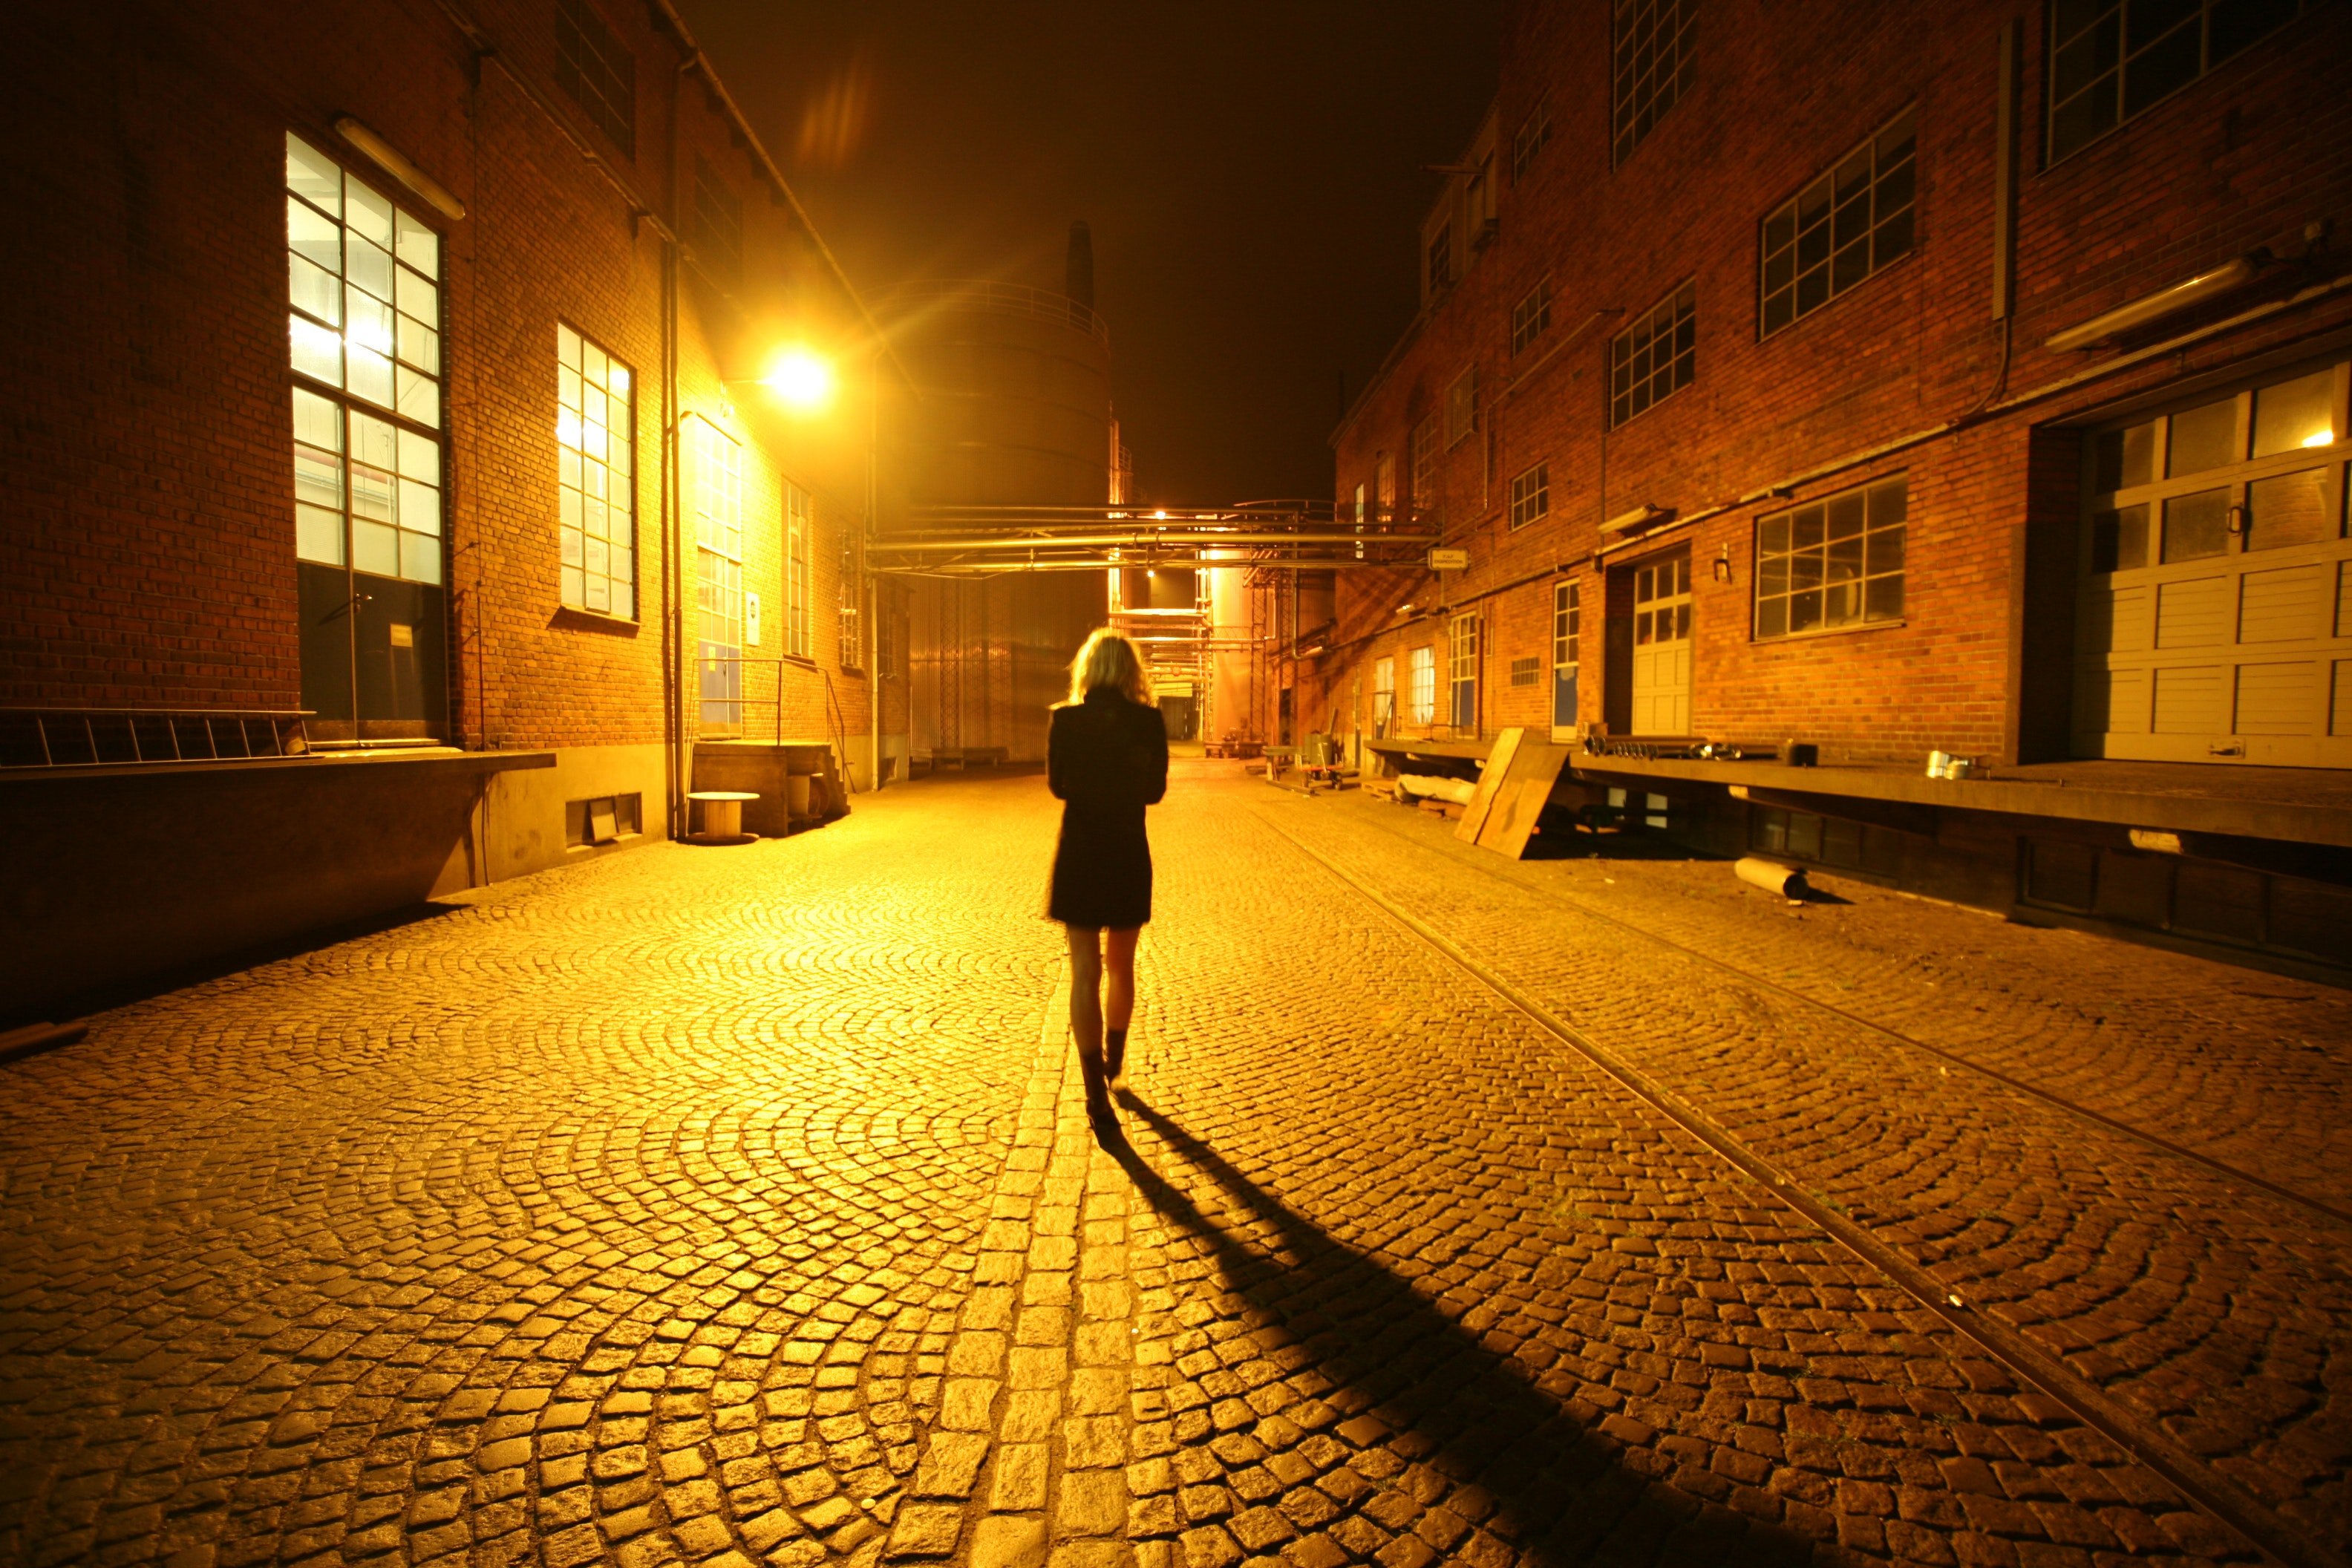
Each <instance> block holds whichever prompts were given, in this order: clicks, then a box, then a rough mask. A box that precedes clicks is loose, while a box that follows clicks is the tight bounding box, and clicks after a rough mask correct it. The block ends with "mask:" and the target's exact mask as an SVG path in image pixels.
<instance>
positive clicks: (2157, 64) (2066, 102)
mask: <svg viewBox="0 0 2352 1568" xmlns="http://www.w3.org/2000/svg"><path fill="white" fill-rule="evenodd" d="M2303 8H2304V0H2059V3H2058V4H2057V5H2053V6H2051V7H2050V156H2051V159H2052V160H2053V162H2054V161H2056V160H2057V159H2060V158H2063V157H2065V156H2066V155H2067V154H2068V153H2072V152H2074V151H2075V150H2076V149H2078V148H2080V147H2083V146H2084V145H2086V144H2088V143H2089V142H2095V141H2096V140H2097V139H2098V138H2099V137H2101V136H2104V135H2105V134H2106V133H2107V132H2110V131H2112V130H2114V129H2115V128H2116V126H2117V125H2120V124H2122V123H2123V122H2124V121H2126V120H2129V119H2130V118H2131V117H2132V116H2133V115H2135V114H2137V113H2138V112H2139V111H2140V110H2143V109H2146V108H2147V107H2149V106H2150V105H2151V104H2153V103H2155V102H2156V101H2157V100H2158V99H2161V98H2165V97H2167V96H2168V95H2170V94H2171V93H2172V92H2173V91H2174V90H2176V89H2179V88H2182V87H2186V86H2187V85H2189V83H2190V82H2192V81H2195V80H2196V79H2198V78H2199V77H2200V76H2202V75H2204V74H2205V73H2206V72H2207V71H2209V70H2211V69H2212V68H2214V67H2216V66H2218V65H2220V64H2221V62H2222V61H2224V60H2227V59H2229V58H2231V56H2233V55H2236V54H2237V53H2238V52H2239V51H2241V50H2242V49H2244V48H2245V47H2247V46H2248V45H2250V44H2252V43H2253V42H2254V41H2255V40H2257V39H2259V38H2261V37H2263V36H2265V35H2266V34H2269V33H2272V32H2273V31H2275V30H2276V29H2277V28H2279V27H2280V26H2283V25H2284V24H2285V23H2288V22H2291V21H2293V20H2294V18H2295V16H2297V15H2298V14H2300V13H2301V11H2302V10H2303Z"/></svg>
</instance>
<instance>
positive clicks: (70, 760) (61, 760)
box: [0, 708, 316, 768]
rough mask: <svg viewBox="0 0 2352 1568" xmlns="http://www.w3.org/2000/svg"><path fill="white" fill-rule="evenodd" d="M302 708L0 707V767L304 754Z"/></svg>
mask: <svg viewBox="0 0 2352 1568" xmlns="http://www.w3.org/2000/svg"><path fill="white" fill-rule="evenodd" d="M314 717H316V714H315V713H314V711H313V710H310V709H308V708H237V709H225V708H0V768H96V767H121V766H137V765H140V764H142V763H144V764H158V763H238V762H253V761H257V760H261V759H266V758H272V757H299V756H307V755H310V734H309V732H308V731H306V730H305V729H304V728H303V721H305V720H308V719H311V718H314Z"/></svg>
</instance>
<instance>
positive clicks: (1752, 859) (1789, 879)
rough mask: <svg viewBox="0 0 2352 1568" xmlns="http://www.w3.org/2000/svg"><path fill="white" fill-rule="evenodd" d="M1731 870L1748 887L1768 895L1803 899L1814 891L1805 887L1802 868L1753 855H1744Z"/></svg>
mask: <svg viewBox="0 0 2352 1568" xmlns="http://www.w3.org/2000/svg"><path fill="white" fill-rule="evenodd" d="M1731 869H1732V872H1733V874H1734V875H1736V876H1737V877H1738V879H1740V880H1741V881H1743V882H1746V883H1747V884H1748V886H1750V887H1753V888H1761V889H1764V890H1765V891H1766V892H1768V893H1778V894H1779V895H1780V897H1782V898H1784V899H1801V898H1803V897H1804V896H1805V895H1806V894H1807V893H1809V892H1811V891H1812V889H1811V888H1808V887H1807V886H1806V885H1805V873H1804V870H1803V868H1801V867H1797V866H1783V865H1780V864H1779V863H1778V862H1776V861H1772V860H1765V859H1759V858H1757V857H1756V856H1753V855H1743V856H1741V857H1740V858H1739V859H1738V861H1736V862H1734V863H1733V865H1732V868H1731Z"/></svg>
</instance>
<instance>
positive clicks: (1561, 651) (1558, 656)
mask: <svg viewBox="0 0 2352 1568" xmlns="http://www.w3.org/2000/svg"><path fill="white" fill-rule="evenodd" d="M1583 601H1584V596H1583V594H1582V592H1581V585H1580V584H1575V583H1555V584H1552V590H1551V666H1552V668H1553V669H1554V670H1555V671H1557V672H1562V673H1564V672H1566V671H1569V670H1571V669H1574V668H1576V667H1577V666H1578V665H1579V664H1581V663H1582V662H1583V660H1582V658H1580V652H1581V647H1582V643H1583V634H1584V602H1583Z"/></svg>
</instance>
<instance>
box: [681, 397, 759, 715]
mask: <svg viewBox="0 0 2352 1568" xmlns="http://www.w3.org/2000/svg"><path fill="white" fill-rule="evenodd" d="M687 425H688V432H689V434H688V447H687V449H688V459H689V461H688V468H689V470H690V473H689V476H688V479H689V482H688V487H687V496H688V501H687V504H688V507H689V508H690V510H692V513H693V517H694V542H695V577H694V600H695V658H696V662H697V666H698V672H699V673H698V681H699V689H700V710H699V711H700V715H701V727H702V728H703V729H705V730H707V731H710V732H712V733H734V732H736V731H740V729H741V728H742V724H743V667H742V665H741V664H740V663H735V664H731V665H729V666H727V667H725V668H720V667H719V665H718V664H717V663H716V662H715V661H716V659H717V658H721V657H724V658H737V659H740V658H741V656H742V651H743V648H744V647H745V646H746V644H745V641H744V633H745V632H746V631H747V630H749V627H748V626H746V625H745V614H744V603H743V447H742V444H741V443H740V442H739V441H737V440H736V439H735V438H734V437H731V436H730V435H728V434H727V432H726V431H724V430H721V429H720V428H719V426H716V425H714V424H712V423H711V422H710V421H709V419H707V418H704V417H703V416H700V415H688V416H687ZM729 631H732V633H733V634H734V636H733V638H732V640H731V641H730V640H729V639H728V638H727V637H725V636H724V635H723V634H725V633H727V632H729ZM713 633H718V634H722V635H719V636H713V635H712V634H713ZM714 647H732V648H733V649H734V653H733V654H731V655H726V656H716V655H713V654H712V653H711V652H710V649H712V648H714Z"/></svg>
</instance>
